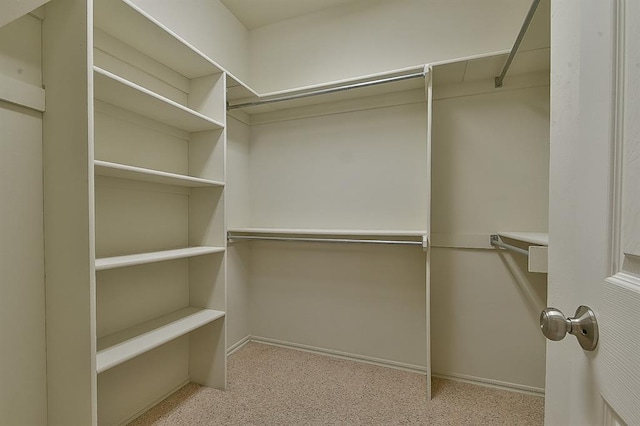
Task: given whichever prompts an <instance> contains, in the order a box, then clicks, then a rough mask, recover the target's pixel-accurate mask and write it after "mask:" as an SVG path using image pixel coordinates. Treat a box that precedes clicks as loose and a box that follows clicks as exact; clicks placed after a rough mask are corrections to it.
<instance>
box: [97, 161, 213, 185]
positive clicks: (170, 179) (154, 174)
mask: <svg viewBox="0 0 640 426" xmlns="http://www.w3.org/2000/svg"><path fill="white" fill-rule="evenodd" d="M94 166H95V172H96V175H99V176H111V177H117V178H121V179H130V180H137V181H142V182H152V183H160V184H164V185H176V186H186V187H190V188H200V187H205V186H224V183H223V182H218V181H214V180H209V179H201V178H196V177H192V176H185V175H179V174H176V173H168V172H162V171H159V170H152V169H145V168H142V167H135V166H129V165H126V164H118V163H111V162H108V161H100V160H95V161H94Z"/></svg>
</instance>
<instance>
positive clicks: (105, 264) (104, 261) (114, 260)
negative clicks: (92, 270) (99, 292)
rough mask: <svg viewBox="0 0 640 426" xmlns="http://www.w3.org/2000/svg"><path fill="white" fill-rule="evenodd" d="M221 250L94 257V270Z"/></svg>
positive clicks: (202, 248) (220, 250)
mask: <svg viewBox="0 0 640 426" xmlns="http://www.w3.org/2000/svg"><path fill="white" fill-rule="evenodd" d="M223 251H224V247H186V248H181V249H174V250H164V251H156V252H150V253H140V254H130V255H126V256H113V257H103V258H99V259H96V271H104V270H106V269H115V268H125V267H127V266H135V265H144V264H146V263H154V262H164V261H167V260H175V259H184V258H187V257H195V256H203V255H205V254H212V253H220V252H223Z"/></svg>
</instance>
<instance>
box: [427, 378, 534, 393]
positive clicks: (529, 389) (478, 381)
mask: <svg viewBox="0 0 640 426" xmlns="http://www.w3.org/2000/svg"><path fill="white" fill-rule="evenodd" d="M432 377H437V378H440V379H446V380H452V381H455V382H464V383H470V384H472V385H478V386H484V387H488V388H493V389H500V390H506V391H511V392H518V393H524V394H527V395H533V396H544V389H543V388H537V387H534V386H527V385H520V384H517V383H510V382H502V381H500V380H492V379H485V378H484V377H475V376H467V375H464V374H440V373H432Z"/></svg>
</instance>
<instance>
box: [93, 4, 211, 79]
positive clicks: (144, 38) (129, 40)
mask: <svg viewBox="0 0 640 426" xmlns="http://www.w3.org/2000/svg"><path fill="white" fill-rule="evenodd" d="M94 25H95V26H96V27H97V28H100V29H101V30H102V31H104V32H106V33H107V34H110V35H111V36H113V37H115V38H117V39H118V40H120V41H122V42H124V43H125V44H127V45H129V46H132V47H133V48H135V49H136V50H138V51H140V52H142V53H144V54H145V55H147V56H149V57H151V58H153V59H155V60H156V61H158V62H160V63H162V64H165V65H166V66H168V67H169V68H171V69H173V70H175V71H177V72H179V73H180V74H182V75H184V76H185V77H187V78H190V79H193V78H197V77H202V76H205V75H209V74H215V73H219V72H221V71H222V70H221V68H220V67H219V66H218V65H217V64H215V63H214V62H213V61H211V60H210V59H208V58H207V57H206V56H205V55H204V54H203V53H202V52H200V51H199V50H198V49H196V48H195V47H193V46H192V45H191V44H189V43H187V42H186V41H185V40H184V39H182V38H181V37H180V36H178V35H177V34H176V33H175V32H173V31H171V30H170V29H169V28H167V27H166V26H164V25H162V24H161V23H160V22H158V21H157V20H156V19H154V18H152V17H151V16H150V15H149V14H147V13H145V12H144V11H142V10H141V9H140V8H139V7H137V6H136V5H135V4H133V3H132V2H130V1H129V0H117V1H113V0H96V1H95V2H94Z"/></svg>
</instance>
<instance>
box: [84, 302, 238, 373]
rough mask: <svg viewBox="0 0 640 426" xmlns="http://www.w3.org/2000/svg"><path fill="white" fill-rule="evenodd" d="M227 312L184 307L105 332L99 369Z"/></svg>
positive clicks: (147, 349) (156, 345)
mask: <svg viewBox="0 0 640 426" xmlns="http://www.w3.org/2000/svg"><path fill="white" fill-rule="evenodd" d="M224 316H225V313H224V312H222V311H216V310H213V309H197V308H184V309H181V310H179V311H176V312H173V313H171V314H168V315H164V316H162V317H160V318H156V319H154V320H151V321H148V322H145V323H143V324H140V325H137V326H135V327H131V328H128V329H126V330H123V331H121V332H118V333H114V334H111V335H109V336H105V337H103V338H101V339H98V353H97V355H96V370H97V372H98V373H102V372H103V371H106V370H108V369H110V368H112V367H115V366H117V365H119V364H122V363H123V362H126V361H128V360H130V359H132V358H135V357H136V356H138V355H141V354H143V353H145V352H148V351H150V350H152V349H155V348H157V347H158V346H160V345H162V344H164V343H167V342H169V341H171V340H173V339H176V338H178V337H180V336H183V335H185V334H187V333H189V332H191V331H193V330H195V329H196V328H199V327H202V326H203V325H206V324H208V323H210V322H213V321H215V320H217V319H218V318H222V317H224Z"/></svg>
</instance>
